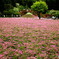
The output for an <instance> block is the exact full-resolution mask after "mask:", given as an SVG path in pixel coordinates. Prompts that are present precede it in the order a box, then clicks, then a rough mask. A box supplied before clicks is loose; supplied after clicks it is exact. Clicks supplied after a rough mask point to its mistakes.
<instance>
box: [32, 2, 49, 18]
mask: <svg viewBox="0 0 59 59" xmlns="http://www.w3.org/2000/svg"><path fill="white" fill-rule="evenodd" d="M31 9H32V10H33V11H36V12H37V15H38V17H39V18H40V13H43V12H45V11H47V9H48V6H47V4H46V2H44V1H39V2H35V3H34V4H33V5H32V6H31Z"/></svg>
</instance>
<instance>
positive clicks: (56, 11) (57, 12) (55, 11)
mask: <svg viewBox="0 0 59 59" xmlns="http://www.w3.org/2000/svg"><path fill="white" fill-rule="evenodd" d="M48 14H50V15H52V16H55V17H58V18H59V11H58V10H50V11H49V12H48Z"/></svg>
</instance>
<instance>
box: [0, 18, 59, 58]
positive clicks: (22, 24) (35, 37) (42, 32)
mask: <svg viewBox="0 0 59 59" xmlns="http://www.w3.org/2000/svg"><path fill="white" fill-rule="evenodd" d="M0 59H59V20H48V19H40V20H39V19H38V18H0Z"/></svg>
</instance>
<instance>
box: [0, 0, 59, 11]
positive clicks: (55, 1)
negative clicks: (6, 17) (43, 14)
mask: <svg viewBox="0 0 59 59" xmlns="http://www.w3.org/2000/svg"><path fill="white" fill-rule="evenodd" d="M36 1H40V0H0V12H3V11H4V10H6V9H7V8H8V7H9V8H13V7H15V5H16V3H19V4H20V5H22V6H24V7H27V8H30V6H31V5H32V4H33V3H34V2H36ZM43 1H45V2H46V3H47V5H48V8H49V9H54V10H59V6H58V5H59V0H43Z"/></svg>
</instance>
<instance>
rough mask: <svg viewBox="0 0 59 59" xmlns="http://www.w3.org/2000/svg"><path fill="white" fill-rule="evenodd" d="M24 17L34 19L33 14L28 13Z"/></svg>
mask: <svg viewBox="0 0 59 59" xmlns="http://www.w3.org/2000/svg"><path fill="white" fill-rule="evenodd" d="M22 17H29V18H32V17H34V16H33V14H32V13H30V12H28V13H26V14H25V15H23V16H22Z"/></svg>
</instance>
